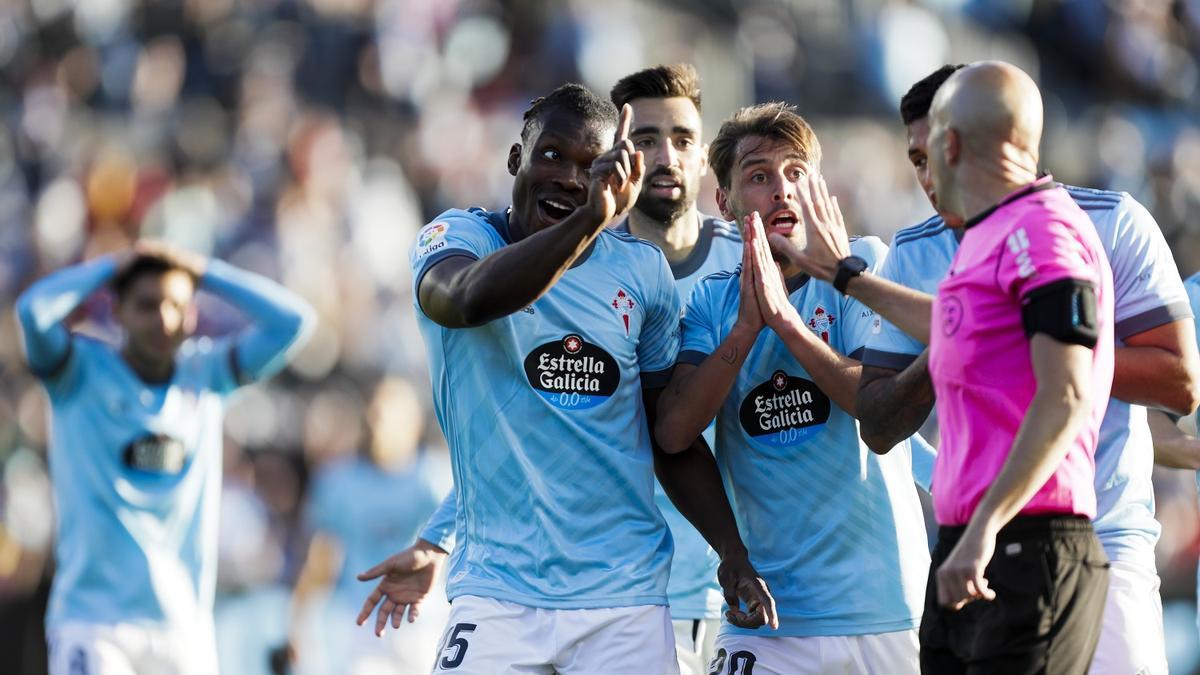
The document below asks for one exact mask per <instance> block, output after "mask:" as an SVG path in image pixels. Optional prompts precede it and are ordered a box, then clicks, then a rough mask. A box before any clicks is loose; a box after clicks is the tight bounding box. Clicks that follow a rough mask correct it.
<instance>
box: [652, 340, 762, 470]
mask: <svg viewBox="0 0 1200 675" xmlns="http://www.w3.org/2000/svg"><path fill="white" fill-rule="evenodd" d="M757 336H758V333H757V332H754V331H749V330H744V329H742V328H740V327H738V326H734V328H733V330H732V331H730V333H729V335H728V336H726V337H725V339H724V340H723V341H722V342H721V344H720V345H718V346H717V349H716V351H715V352H713V353H712V354H709V356H708V358H706V359H704V361H703V362H701V363H700V365H698V366H696V367H694V368H691V369H690V370H687V369H686V366H682V365H681V366H677V367H676V370H675V375H674V376H673V377H672V379H671V383H670V384H669V385H667V388H666V389H665V390H663V393H662V395H661V397H660V398H659V402H658V415H657V421H656V423H655V425H654V435H655V439H656V440H657V441H658V444H659V446H661V447H662V448H663V449H664V450H665V451H666V452H680V451H682V450H684V449H686V448H688V446H690V445H691V444H692V442H693V441H694V440H695V439H696V437H697V436H699V435H700V433H701V432H703V431H704V429H705V428H706V427H708V423H709V422H711V421H712V420H713V418H714V417H716V416H717V413H718V412H719V411H720V409H721V404H722V403H724V401H725V397H727V396H729V390H730V389H732V388H733V383H734V382H735V381H736V380H737V375H738V372H739V371H741V369H742V364H744V363H745V362H746V355H747V354H749V353H750V348H751V347H753V346H754V341H755V339H756V338H757ZM685 370H686V372H685Z"/></svg>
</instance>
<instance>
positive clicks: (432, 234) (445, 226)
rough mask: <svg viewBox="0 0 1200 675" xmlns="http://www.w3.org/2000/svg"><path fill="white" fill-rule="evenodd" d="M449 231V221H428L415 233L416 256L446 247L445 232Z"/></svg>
mask: <svg viewBox="0 0 1200 675" xmlns="http://www.w3.org/2000/svg"><path fill="white" fill-rule="evenodd" d="M449 231H450V223H448V222H446V221H444V220H441V221H438V222H436V223H430V224H428V225H426V226H425V227H423V228H421V231H420V232H418V233H417V257H418V258H424V257H425V256H427V255H429V254H430V253H433V252H434V251H437V250H439V249H443V248H445V247H446V233H447V232H449Z"/></svg>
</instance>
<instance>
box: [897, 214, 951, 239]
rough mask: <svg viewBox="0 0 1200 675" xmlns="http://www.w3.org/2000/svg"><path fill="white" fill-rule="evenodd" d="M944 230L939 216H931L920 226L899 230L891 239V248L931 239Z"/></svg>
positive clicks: (943, 222) (943, 224)
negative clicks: (926, 238) (927, 238)
mask: <svg viewBox="0 0 1200 675" xmlns="http://www.w3.org/2000/svg"><path fill="white" fill-rule="evenodd" d="M945 229H946V223H945V221H943V220H942V217H941V216H933V217H932V218H930V219H929V220H926V221H925V222H923V223H921V224H920V225H913V226H912V227H906V228H904V229H903V230H900V231H899V232H897V233H896V234H895V236H893V237H892V246H898V245H900V244H903V243H905V242H909V241H914V240H916V239H924V238H925V237H931V236H933V235H935V234H937V233H939V232H941V231H943V230H945Z"/></svg>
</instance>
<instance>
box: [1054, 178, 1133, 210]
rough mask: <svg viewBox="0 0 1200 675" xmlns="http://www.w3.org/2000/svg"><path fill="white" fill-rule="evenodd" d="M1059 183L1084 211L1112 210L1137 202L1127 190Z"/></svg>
mask: <svg viewBox="0 0 1200 675" xmlns="http://www.w3.org/2000/svg"><path fill="white" fill-rule="evenodd" d="M1060 185H1062V188H1063V190H1065V191H1066V193H1067V194H1068V195H1070V197H1071V199H1072V200H1074V201H1075V204H1076V205H1078V206H1079V208H1081V209H1083V210H1084V211H1112V210H1114V209H1117V208H1120V207H1121V206H1128V205H1129V204H1130V203H1133V204H1137V200H1136V199H1134V198H1133V197H1132V196H1131V195H1130V194H1129V193H1128V192H1117V191H1115V190H1101V189H1098V188H1088V187H1080V186H1078V185H1067V184H1066V183H1060Z"/></svg>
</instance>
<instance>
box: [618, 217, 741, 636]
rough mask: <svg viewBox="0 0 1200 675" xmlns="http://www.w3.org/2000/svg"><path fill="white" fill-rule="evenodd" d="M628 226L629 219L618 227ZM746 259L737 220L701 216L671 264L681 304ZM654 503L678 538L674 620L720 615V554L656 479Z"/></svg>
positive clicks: (712, 437) (711, 431)
mask: <svg viewBox="0 0 1200 675" xmlns="http://www.w3.org/2000/svg"><path fill="white" fill-rule="evenodd" d="M616 229H618V230H620V231H626V232H627V231H628V221H625V222H623V223H621V224H620V225H619V226H617V228H616ZM741 261H742V236H741V234H740V233H739V232H738V230H737V226H736V225H734V224H733V223H729V222H726V221H724V220H721V219H719V218H714V217H712V216H703V215H702V216H700V237H699V239H697V240H696V246H695V248H693V249H692V252H691V253H690V254H688V257H687V258H684V259H683V260H681V261H680V262H678V263H676V264H673V265H671V275H672V276H673V277H675V287H676V288H677V289H678V290H679V299H680V302H681V303H684V304H686V303H687V300H688V298H689V297H691V294H692V288H693V287H694V286H695V285H696V282H698V281H700V280H701V279H703V278H704V277H706V276H708V275H710V274H713V273H715V272H721V271H729V270H732V269H734V268H735V267H737V266H738V264H739V263H741ZM704 439H705V440H706V441H708V445H709V447H712V446H713V445H714V444H715V442H716V427H715V425H711V424H710V425H709V426H708V428H707V429H705V430H704ZM654 503H655V504H658V508H659V510H660V511H662V513H663V517H664V518H666V519H667V526H668V527H669V528H670V529H671V536H672V538H673V539H674V541H675V555H674V557H673V558H671V579H670V582H669V583H668V584H667V596H668V597H669V598H670V601H671V618H672V619H685V620H686V619H719V618H720V617H721V607H722V604H723V603H724V602H725V599H724V597H723V596H722V594H721V585H720V584H718V583H717V567H719V566H720V564H721V558H720V557H719V556H718V555H717V554H716V552H715V551H713V550H712V549H711V548H709V546H708V542H706V541H704V537H702V536H700V533H699V532H697V531H696V528H695V527H693V526H692V524H691V523H690V522H688V519H687V518H684V517H683V514H681V513H679V510H678V509H676V508H675V504H674V503H672V502H671V498H670V497H668V496H667V493H666V492H664V491H663V489H662V486H661V485H659V484H658V481H655V482H654Z"/></svg>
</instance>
